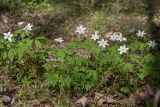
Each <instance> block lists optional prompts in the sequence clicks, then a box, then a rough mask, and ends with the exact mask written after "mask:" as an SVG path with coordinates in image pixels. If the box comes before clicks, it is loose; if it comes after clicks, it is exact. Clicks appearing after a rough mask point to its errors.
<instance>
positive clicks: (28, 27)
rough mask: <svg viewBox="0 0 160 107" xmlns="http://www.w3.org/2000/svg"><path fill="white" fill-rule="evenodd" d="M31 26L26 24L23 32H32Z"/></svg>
mask: <svg viewBox="0 0 160 107" xmlns="http://www.w3.org/2000/svg"><path fill="white" fill-rule="evenodd" d="M32 27H33V25H31V24H30V23H28V24H27V25H26V26H25V27H24V28H23V30H25V31H28V30H32Z"/></svg>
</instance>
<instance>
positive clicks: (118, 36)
mask: <svg viewBox="0 0 160 107" xmlns="http://www.w3.org/2000/svg"><path fill="white" fill-rule="evenodd" d="M23 24H24V22H19V23H18V25H19V26H21V25H23ZM32 26H33V25H31V24H30V23H28V24H27V25H26V26H25V27H24V28H23V29H22V30H25V31H30V30H32ZM85 31H86V28H85V27H83V25H80V26H79V27H77V28H76V30H75V32H76V33H77V34H85ZM3 34H4V39H5V40H8V41H10V42H11V41H12V37H13V34H12V33H11V32H7V33H3ZM107 35H109V40H110V41H120V42H123V41H127V38H125V37H123V36H122V33H121V32H109V33H107ZM136 35H137V36H138V37H144V35H146V33H145V32H144V31H140V30H138V32H137V33H136ZM91 39H92V40H94V41H97V43H98V44H99V46H100V47H103V48H106V46H109V43H108V40H104V39H103V38H102V39H100V34H99V32H98V31H95V33H94V34H92V37H91ZM63 41H64V40H63V39H62V37H59V38H56V39H55V42H59V43H62V42H63ZM148 45H149V47H152V48H154V47H155V46H156V45H157V43H156V42H155V40H153V41H152V40H150V41H149V42H148ZM117 50H118V51H119V53H120V54H123V53H127V51H128V50H129V48H127V47H126V45H125V44H124V45H122V46H120V47H119V48H118V49H117Z"/></svg>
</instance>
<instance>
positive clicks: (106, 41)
mask: <svg viewBox="0 0 160 107" xmlns="http://www.w3.org/2000/svg"><path fill="white" fill-rule="evenodd" d="M98 43H99V46H100V47H103V48H105V47H106V46H108V45H109V44H108V40H104V39H101V40H100V41H98Z"/></svg>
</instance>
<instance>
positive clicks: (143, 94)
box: [129, 86, 154, 104]
mask: <svg viewBox="0 0 160 107" xmlns="http://www.w3.org/2000/svg"><path fill="white" fill-rule="evenodd" d="M153 97H154V92H153V90H152V89H151V88H150V87H149V86H147V87H145V89H144V90H142V91H140V90H136V92H134V93H132V94H130V96H129V101H130V102H131V103H133V104H137V103H142V102H144V101H145V100H149V99H150V100H151V99H153Z"/></svg>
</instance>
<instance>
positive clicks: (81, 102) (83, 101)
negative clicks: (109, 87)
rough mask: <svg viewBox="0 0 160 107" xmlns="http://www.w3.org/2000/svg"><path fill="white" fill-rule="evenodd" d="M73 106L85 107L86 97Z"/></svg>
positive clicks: (86, 103)
mask: <svg viewBox="0 0 160 107" xmlns="http://www.w3.org/2000/svg"><path fill="white" fill-rule="evenodd" d="M75 105H81V106H82V107H86V106H87V105H88V99H87V98H86V97H82V98H80V99H79V100H77V102H76V103H75Z"/></svg>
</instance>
